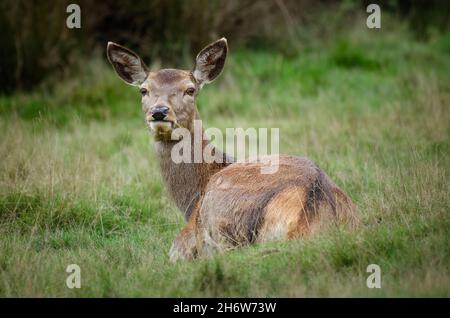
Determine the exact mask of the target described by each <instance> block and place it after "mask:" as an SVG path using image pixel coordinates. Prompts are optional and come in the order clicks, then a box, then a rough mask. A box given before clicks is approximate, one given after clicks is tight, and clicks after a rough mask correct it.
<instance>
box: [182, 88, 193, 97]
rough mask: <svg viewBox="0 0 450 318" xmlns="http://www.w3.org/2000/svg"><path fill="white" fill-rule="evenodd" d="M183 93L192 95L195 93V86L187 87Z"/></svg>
mask: <svg viewBox="0 0 450 318" xmlns="http://www.w3.org/2000/svg"><path fill="white" fill-rule="evenodd" d="M184 93H185V94H187V95H189V96H192V95H194V93H195V88H193V87H189V88H188V89H187V90H186V91H185V92H184Z"/></svg>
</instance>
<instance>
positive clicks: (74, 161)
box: [0, 29, 450, 297]
mask: <svg viewBox="0 0 450 318" xmlns="http://www.w3.org/2000/svg"><path fill="white" fill-rule="evenodd" d="M230 45H231V56H230V59H229V60H228V62H227V66H226V68H225V71H224V74H223V75H222V77H221V78H220V79H219V80H218V81H217V82H216V83H214V84H212V85H210V86H208V87H205V89H204V90H203V92H202V93H201V95H200V97H199V100H198V107H199V110H200V113H201V114H202V117H203V120H204V121H205V122H206V126H209V127H219V128H220V129H222V130H223V131H224V130H225V128H226V127H244V128H247V127H279V128H280V139H281V141H280V142H281V144H280V152H282V153H288V154H293V155H304V156H308V157H310V158H311V159H313V160H314V161H316V162H317V163H318V164H319V165H320V166H321V167H322V168H323V169H324V170H325V171H327V173H328V174H329V175H330V176H331V177H332V178H333V179H334V180H335V181H336V183H337V184H338V185H339V186H341V187H342V188H343V189H344V190H345V191H346V192H347V193H348V194H349V195H350V196H351V197H352V198H353V199H354V201H355V203H356V204H357V205H358V207H359V210H360V213H361V217H362V220H363V225H362V227H361V228H360V229H359V230H357V231H354V232H349V231H347V230H345V229H334V230H331V231H330V232H327V233H323V234H322V235H320V236H318V237H316V238H314V239H312V240H297V241H292V242H282V243H272V244H268V245H261V246H253V247H249V248H245V249H241V250H235V251H232V252H229V253H226V254H223V255H218V256H217V257H215V258H214V259H207V260H197V261H193V262H179V263H177V264H171V263H170V262H169V260H168V256H167V253H168V250H169V247H170V245H171V242H172V240H173V239H174V238H175V236H176V234H177V232H178V231H179V230H180V229H181V227H182V226H183V222H184V221H183V218H182V216H181V214H180V213H179V212H178V211H177V209H176V208H175V206H174V204H172V203H171V202H170V201H169V200H168V198H167V196H166V193H165V190H164V188H163V186H162V180H161V177H160V173H159V170H158V167H159V166H158V163H157V161H156V157H155V154H154V151H153V148H152V146H151V143H152V140H151V137H150V136H149V134H148V132H147V129H146V127H145V125H144V123H143V119H142V115H141V113H140V112H141V110H140V96H139V92H138V91H137V90H136V89H133V88H131V87H129V86H127V85H125V84H123V83H122V82H121V81H120V80H119V79H118V78H117V77H116V75H115V74H113V71H112V69H111V68H110V67H109V66H108V65H106V62H105V61H104V60H100V59H99V60H93V61H90V62H88V63H87V64H86V65H85V67H83V68H82V69H81V70H80V71H79V75H78V76H77V77H75V78H71V79H67V80H65V81H63V82H61V83H57V84H56V85H55V86H53V87H52V88H42V89H39V90H38V91H36V92H29V93H28V92H23V93H18V94H16V95H13V96H9V97H5V96H4V97H0V131H1V138H0V158H1V161H0V176H1V177H0V296H3V297H5V296H7V297H10V296H20V297H22V296H25V297H29V296H38V297H44V296H51V297H54V296H57V297H60V296H63V297H64V296H70V297H71V296H74V297H78V296H82V297H90V296H99V297H104V296H106V297H110V296H113V297H115V296H131V297H134V296H207V297H209V296H244V297H247V296H263V297H265V296H269V297H277V296H285V297H297V296H300V297H302V296H336V297H342V296H344V297H347V296H357V297H360V296H368V297H390V296H401V297H402V296H447V297H448V296H450V215H449V211H450V204H449V203H450V201H449V193H450V182H449V178H450V169H449V167H450V159H449V155H450V139H449V130H450V111H449V106H450V35H448V34H447V35H446V36H439V35H436V36H435V37H434V38H432V39H431V40H430V41H427V42H418V41H416V40H414V39H413V38H412V37H411V36H410V35H409V32H408V31H407V30H404V29H399V30H397V31H396V32H377V31H370V30H360V29H356V30H350V31H349V32H347V33H346V36H345V37H339V38H337V39H335V40H332V41H328V42H327V43H324V44H311V45H308V46H304V47H303V48H301V51H300V52H299V53H298V54H281V53H280V52H277V51H270V50H257V49H253V50H250V49H247V50H242V49H241V50H233V44H232V43H230ZM72 263H75V264H78V265H80V267H81V285H82V288H81V289H68V288H67V287H66V284H65V281H66V277H67V275H68V274H67V273H66V272H65V269H66V267H67V265H69V264H72ZM372 263H375V264H378V265H380V267H381V270H382V288H381V289H368V288H367V287H366V278H367V276H368V275H369V274H368V273H366V267H367V266H368V265H369V264H372Z"/></svg>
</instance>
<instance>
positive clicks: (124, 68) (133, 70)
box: [106, 42, 148, 86]
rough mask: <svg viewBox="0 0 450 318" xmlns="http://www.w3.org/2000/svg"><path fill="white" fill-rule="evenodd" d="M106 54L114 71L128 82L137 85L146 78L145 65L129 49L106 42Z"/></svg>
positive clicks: (146, 70)
mask: <svg viewBox="0 0 450 318" xmlns="http://www.w3.org/2000/svg"><path fill="white" fill-rule="evenodd" d="M106 54H107V55H108V60H109V62H110V63H111V64H112V66H113V67H114V70H115V71H116V73H117V74H118V75H119V76H120V78H121V79H123V80H124V81H125V82H127V83H128V84H130V85H134V86H139V85H141V84H142V83H143V82H144V81H145V79H146V78H147V75H148V68H147V66H146V65H145V64H144V62H143V61H142V59H141V58H140V57H139V55H137V54H136V53H134V52H133V51H131V50H130V49H127V48H125V47H123V46H121V45H119V44H116V43H113V42H108V47H107V49H106Z"/></svg>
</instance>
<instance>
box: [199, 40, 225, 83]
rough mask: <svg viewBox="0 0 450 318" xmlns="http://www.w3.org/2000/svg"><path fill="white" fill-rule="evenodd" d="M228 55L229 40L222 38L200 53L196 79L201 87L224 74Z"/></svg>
mask: <svg viewBox="0 0 450 318" xmlns="http://www.w3.org/2000/svg"><path fill="white" fill-rule="evenodd" d="M227 53H228V44H227V39H225V38H221V39H220V40H217V41H216V42H213V43H211V44H210V45H208V46H207V47H205V48H204V49H203V50H201V51H200V53H198V55H197V58H196V61H195V68H194V72H193V75H194V78H195V80H196V81H197V83H199V85H200V87H202V86H203V85H204V84H207V83H210V82H212V81H213V80H215V79H216V78H217V77H218V76H219V75H220V73H222V70H223V66H224V65H225V60H226V58H227Z"/></svg>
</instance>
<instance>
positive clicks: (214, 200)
mask: <svg viewBox="0 0 450 318" xmlns="http://www.w3.org/2000/svg"><path fill="white" fill-rule="evenodd" d="M228 51H229V49H228V43H227V40H226V39H225V38H221V39H219V40H217V41H215V42H213V43H211V44H209V45H207V46H206V47H205V48H203V49H202V50H201V51H200V52H199V53H198V55H197V57H196V59H195V65H194V67H193V68H192V69H191V70H180V69H171V68H166V69H160V70H157V71H150V69H149V68H148V67H147V66H146V64H145V63H144V62H143V60H142V59H141V57H140V56H139V55H137V54H136V53H135V52H133V51H132V50H130V49H128V48H126V47H124V46H121V45H119V44H117V43H113V42H108V44H107V58H108V60H109V62H110V63H111V64H112V66H113V69H114V70H115V72H116V73H117V75H118V76H119V77H120V78H121V79H122V80H124V81H125V82H126V83H127V84H130V85H132V86H135V87H138V88H139V91H140V94H141V95H142V111H143V114H144V119H145V123H146V125H147V127H148V129H149V131H150V133H151V135H153V138H154V148H155V151H156V154H157V157H158V160H159V164H160V169H161V174H162V179H163V182H164V184H165V188H166V191H167V192H168V194H169V196H170V197H171V199H172V200H173V202H174V203H175V205H176V206H177V208H178V209H179V210H180V212H181V213H182V214H183V216H184V219H185V225H184V227H183V228H182V230H181V232H180V233H179V234H178V235H177V236H176V238H175V240H174V241H173V243H172V246H171V248H170V251H169V260H170V261H172V262H176V261H178V260H192V259H195V258H201V257H210V256H213V255H215V254H216V253H218V252H224V251H227V250H229V249H234V248H237V247H242V246H248V245H250V244H259V243H264V242H272V241H284V240H292V239H296V238H310V237H313V236H314V235H316V234H317V233H320V232H322V231H323V230H324V229H325V228H327V224H328V225H329V224H348V225H350V226H351V227H355V226H356V225H357V224H358V220H359V217H358V214H357V209H356V206H355V205H354V204H353V202H352V200H351V199H350V198H349V197H348V196H347V195H346V194H345V193H344V192H343V191H342V190H341V189H340V188H339V187H338V186H337V185H336V184H335V183H334V182H333V181H332V180H331V179H330V177H329V176H328V175H327V174H326V173H325V172H324V171H323V170H321V169H320V168H319V167H318V166H317V165H316V164H315V163H314V162H313V161H311V160H310V159H308V158H305V157H297V156H290V155H281V154H280V155H278V154H276V155H277V156H279V157H278V170H277V171H276V173H272V174H262V173H260V172H261V165H263V164H264V163H263V161H260V160H251V159H250V160H247V161H245V162H239V161H235V160H234V158H230V157H229V156H228V155H227V154H226V153H225V152H222V150H221V149H218V148H216V147H215V146H213V145H212V144H211V142H210V141H209V140H208V138H205V139H204V140H202V145H201V146H202V147H212V148H213V151H214V153H215V155H216V156H219V157H221V158H223V159H224V160H222V161H217V162H200V163H198V162H192V161H191V162H190V163H189V162H178V163H175V162H174V161H173V160H172V159H171V152H172V149H173V147H174V146H175V145H176V143H177V142H179V140H178V139H176V138H172V137H173V136H172V135H173V132H174V130H176V129H177V128H179V127H182V128H184V129H187V131H188V132H190V133H192V134H193V133H194V129H193V123H194V121H195V120H199V119H200V115H199V112H198V110H197V106H196V97H197V96H198V94H199V93H200V91H201V89H202V88H203V86H204V85H205V84H209V83H211V82H212V81H214V80H215V79H217V78H218V77H219V75H220V74H221V73H222V70H223V68H224V66H225V61H226V58H227V55H228ZM192 140H193V139H192ZM266 156H268V157H270V156H274V155H273V154H271V155H266ZM266 159H270V158H266Z"/></svg>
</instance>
